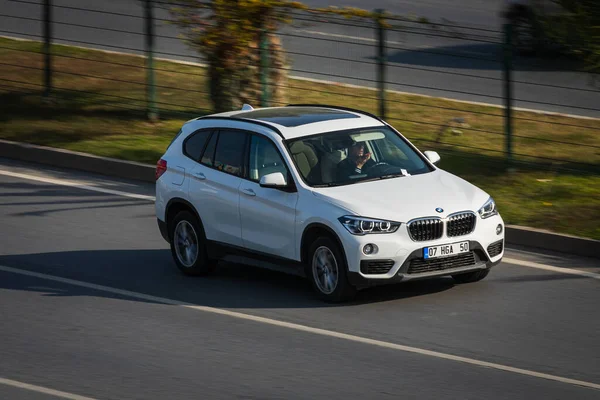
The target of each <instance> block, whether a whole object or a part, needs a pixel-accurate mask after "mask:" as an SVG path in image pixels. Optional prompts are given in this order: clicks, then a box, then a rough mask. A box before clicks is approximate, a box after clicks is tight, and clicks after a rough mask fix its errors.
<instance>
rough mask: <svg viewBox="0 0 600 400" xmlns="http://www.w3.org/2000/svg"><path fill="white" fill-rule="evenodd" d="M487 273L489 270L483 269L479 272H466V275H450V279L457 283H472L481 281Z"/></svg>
mask: <svg viewBox="0 0 600 400" xmlns="http://www.w3.org/2000/svg"><path fill="white" fill-rule="evenodd" d="M489 273H490V270H489V269H483V270H481V271H474V272H468V273H466V274H458V275H452V278H453V279H454V280H455V281H456V282H458V283H473V282H478V281H480V280H482V279H483V278H485V277H486V276H488V274H489Z"/></svg>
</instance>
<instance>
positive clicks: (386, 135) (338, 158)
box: [287, 126, 432, 187]
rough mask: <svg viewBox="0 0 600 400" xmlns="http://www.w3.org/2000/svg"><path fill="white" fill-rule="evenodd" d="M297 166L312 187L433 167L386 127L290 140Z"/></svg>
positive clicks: (422, 171)
mask: <svg viewBox="0 0 600 400" xmlns="http://www.w3.org/2000/svg"><path fill="white" fill-rule="evenodd" d="M287 145H288V149H289V151H290V154H291V156H292V158H293V160H294V163H295V164H296V168H297V169H298V171H299V172H300V174H301V175H302V177H303V178H304V180H305V181H306V182H307V183H308V184H309V185H311V186H317V187H321V186H323V187H324V186H340V185H348V184H353V183H358V182H364V181H368V180H377V179H388V178H399V177H404V176H408V175H417V174H423V173H427V172H430V171H432V168H431V167H430V166H429V165H428V164H427V163H426V162H425V161H424V160H423V158H422V156H420V155H419V154H418V153H417V152H415V151H414V150H413V148H412V147H411V146H410V145H409V144H408V143H407V142H406V141H405V140H404V139H403V138H402V137H400V136H399V135H398V134H397V133H396V132H394V131H393V130H392V129H390V128H389V127H387V126H382V127H374V128H368V129H359V130H352V131H341V132H328V133H323V134H319V135H311V136H305V137H301V138H299V139H294V140H289V141H288V142H287Z"/></svg>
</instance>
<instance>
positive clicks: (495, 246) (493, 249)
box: [487, 240, 504, 258]
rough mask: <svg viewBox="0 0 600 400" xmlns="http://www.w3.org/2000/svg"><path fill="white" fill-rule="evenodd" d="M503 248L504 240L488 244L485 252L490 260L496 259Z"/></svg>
mask: <svg viewBox="0 0 600 400" xmlns="http://www.w3.org/2000/svg"><path fill="white" fill-rule="evenodd" d="M503 247H504V240H499V241H497V242H494V243H492V244H490V245H489V246H488V248H487V252H488V254H489V255H490V258H492V257H496V256H497V255H498V254H500V253H502V248H503Z"/></svg>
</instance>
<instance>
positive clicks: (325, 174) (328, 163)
mask: <svg viewBox="0 0 600 400" xmlns="http://www.w3.org/2000/svg"><path fill="white" fill-rule="evenodd" d="M346 157H347V156H346V153H345V152H344V151H343V150H333V151H332V152H331V153H325V154H324V155H323V157H321V179H323V183H330V182H333V181H334V180H335V179H336V174H337V165H338V164H339V163H340V162H341V161H343V160H344V159H345V158H346Z"/></svg>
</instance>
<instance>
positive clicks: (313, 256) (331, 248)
mask: <svg viewBox="0 0 600 400" xmlns="http://www.w3.org/2000/svg"><path fill="white" fill-rule="evenodd" d="M319 260H321V262H320V261H319ZM324 260H327V262H326V263H323V261H324ZM306 264H307V265H306V272H307V273H306V275H307V277H308V278H309V280H310V282H311V285H312V287H313V290H314V291H315V292H316V294H317V296H318V297H319V298H320V299H321V300H323V301H326V302H328V303H338V302H345V301H349V300H352V299H353V298H354V296H355V295H356V292H357V289H356V288H355V287H354V286H352V285H351V284H350V282H349V281H348V274H347V271H348V265H347V263H346V259H345V257H344V255H343V254H342V249H340V246H339V245H338V244H337V243H335V241H333V240H332V239H330V238H329V237H319V238H318V239H317V240H315V241H314V242H313V243H312V244H311V245H310V248H309V250H308V257H307V260H306ZM323 267H325V269H324V268H323ZM320 272H323V273H320ZM327 277H329V279H328V278H327Z"/></svg>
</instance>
